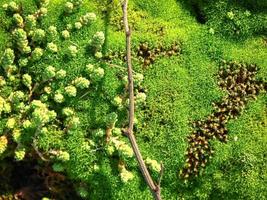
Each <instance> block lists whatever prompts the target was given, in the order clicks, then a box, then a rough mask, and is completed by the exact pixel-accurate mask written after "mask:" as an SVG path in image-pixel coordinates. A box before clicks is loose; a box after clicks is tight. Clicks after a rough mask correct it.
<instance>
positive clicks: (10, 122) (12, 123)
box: [6, 117, 16, 129]
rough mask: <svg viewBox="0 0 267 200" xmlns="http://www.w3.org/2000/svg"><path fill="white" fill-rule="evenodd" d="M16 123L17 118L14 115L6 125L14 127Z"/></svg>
mask: <svg viewBox="0 0 267 200" xmlns="http://www.w3.org/2000/svg"><path fill="white" fill-rule="evenodd" d="M15 125H16V119H15V118H14V117H12V118H8V120H7V122H6V127H7V128H8V129H13V128H14V127H15Z"/></svg>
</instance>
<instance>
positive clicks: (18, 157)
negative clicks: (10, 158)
mask: <svg viewBox="0 0 267 200" xmlns="http://www.w3.org/2000/svg"><path fill="white" fill-rule="evenodd" d="M25 154H26V151H25V148H18V149H16V150H15V159H16V160H17V161H21V160H23V159H24V157H25Z"/></svg>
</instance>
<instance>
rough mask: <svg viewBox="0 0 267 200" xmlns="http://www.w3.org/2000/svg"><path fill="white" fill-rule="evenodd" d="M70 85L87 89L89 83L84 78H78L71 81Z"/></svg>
mask: <svg viewBox="0 0 267 200" xmlns="http://www.w3.org/2000/svg"><path fill="white" fill-rule="evenodd" d="M72 84H73V85H75V86H76V87H78V88H80V89H85V88H89V85H90V81H89V80H88V79H86V78H83V77H79V78H76V79H75V80H74V81H72Z"/></svg>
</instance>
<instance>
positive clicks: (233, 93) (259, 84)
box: [180, 61, 266, 179]
mask: <svg viewBox="0 0 267 200" xmlns="http://www.w3.org/2000/svg"><path fill="white" fill-rule="evenodd" d="M257 71H258V68H257V66H256V65H254V64H240V63H237V62H226V61H223V64H222V66H221V67H220V70H219V74H218V79H219V81H218V84H219V86H220V87H221V88H222V89H223V90H224V91H225V92H227V95H226V97H224V98H223V100H222V101H221V102H218V103H213V106H214V110H215V111H214V113H212V114H211V115H209V116H208V118H207V119H206V120H198V121H196V122H193V128H194V131H193V133H192V134H191V135H190V136H189V137H188V142H189V147H188V148H187V152H186V157H187V159H186V164H185V166H184V168H183V169H182V170H181V172H180V173H181V176H182V177H183V178H185V179H187V178H189V177H191V176H193V175H194V176H198V175H199V172H200V169H201V168H204V167H205V166H206V164H207V162H208V159H209V158H210V157H211V156H212V154H213V150H212V148H211V145H210V140H211V139H218V140H219V141H221V142H227V136H228V130H227V128H226V124H227V122H228V120H229V119H235V118H237V117H238V116H239V115H240V114H241V112H242V111H243V110H244V108H245V105H246V103H247V102H248V101H249V100H250V99H256V98H257V95H258V94H259V93H260V92H261V91H264V90H265V91H266V83H264V82H263V81H259V80H256V78H255V75H256V73H257Z"/></svg>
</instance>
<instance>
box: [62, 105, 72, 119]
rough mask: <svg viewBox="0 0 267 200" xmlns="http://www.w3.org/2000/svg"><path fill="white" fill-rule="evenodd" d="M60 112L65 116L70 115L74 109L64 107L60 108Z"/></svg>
mask: <svg viewBox="0 0 267 200" xmlns="http://www.w3.org/2000/svg"><path fill="white" fill-rule="evenodd" d="M62 114H63V115H65V116H66V117H70V116H72V115H74V111H73V109H72V108H69V107H66V108H63V109H62Z"/></svg>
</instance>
